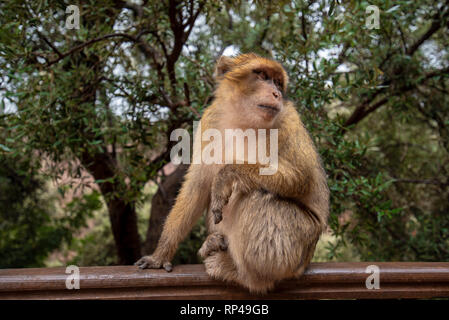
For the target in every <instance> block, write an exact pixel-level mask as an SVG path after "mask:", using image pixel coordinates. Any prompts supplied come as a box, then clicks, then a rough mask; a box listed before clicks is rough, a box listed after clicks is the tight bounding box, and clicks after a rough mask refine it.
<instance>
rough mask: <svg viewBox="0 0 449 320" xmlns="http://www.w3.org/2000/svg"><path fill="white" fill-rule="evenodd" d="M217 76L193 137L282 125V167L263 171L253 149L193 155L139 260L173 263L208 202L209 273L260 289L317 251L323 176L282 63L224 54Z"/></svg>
mask: <svg viewBox="0 0 449 320" xmlns="http://www.w3.org/2000/svg"><path fill="white" fill-rule="evenodd" d="M216 79H217V81H218V88H217V91H216V99H215V100H214V102H213V103H212V105H211V106H210V107H208V108H207V109H206V111H205V113H204V115H203V117H202V119H201V132H197V136H196V137H195V139H196V141H197V142H198V141H199V140H198V139H200V137H201V136H200V134H202V132H204V131H205V130H207V129H208V128H215V129H218V130H220V131H221V132H224V129H229V128H241V129H243V130H245V129H247V128H253V129H259V128H269V129H278V130H279V131H278V132H279V136H278V141H279V142H278V154H279V161H278V162H279V164H278V170H277V171H276V173H274V174H273V175H260V173H259V168H260V167H261V166H262V165H261V164H260V163H256V164H248V163H247V161H246V160H247V159H244V161H245V164H243V165H242V164H226V165H217V164H211V165H205V164H192V165H191V166H190V168H189V171H188V173H187V175H186V178H185V182H184V184H183V186H182V188H181V191H180V193H179V196H178V198H177V201H176V203H175V205H174V207H173V209H172V211H171V212H170V214H169V216H168V218H167V220H166V222H165V225H164V231H163V233H162V236H161V239H160V241H159V245H158V248H157V249H156V250H155V252H154V253H153V255H152V256H147V257H143V258H142V259H141V260H139V261H138V262H137V264H138V265H140V266H141V267H143V268H160V267H164V268H165V269H166V270H171V264H170V260H171V259H172V258H173V255H174V253H175V251H176V248H177V246H178V244H179V242H180V241H181V240H182V239H183V238H184V237H185V236H186V235H187V233H188V232H190V230H191V228H192V226H193V225H194V223H195V222H196V221H197V219H198V218H199V217H200V216H201V214H202V213H203V212H204V210H206V209H207V213H208V216H207V224H208V228H209V236H208V238H207V239H206V241H205V242H204V244H203V246H202V248H201V249H200V251H199V254H200V255H201V256H202V257H203V258H204V263H205V266H206V271H207V273H208V274H209V275H210V276H212V277H214V278H217V279H221V280H225V281H231V282H235V283H238V284H240V285H243V286H244V287H246V288H248V289H249V290H250V291H252V292H262V293H263V292H266V291H267V290H269V289H271V288H272V287H273V286H274V284H275V283H276V281H278V280H282V279H285V278H290V277H297V276H300V275H301V274H302V273H303V272H304V269H305V268H306V267H307V265H308V263H309V262H310V260H311V259H312V256H313V253H314V250H315V245H316V242H317V241H318V238H319V236H320V234H321V233H322V231H323V230H324V228H325V226H326V223H327V217H328V210H329V208H328V206H329V203H328V202H329V191H328V188H327V184H326V177H325V173H324V170H323V169H322V165H321V161H320V158H319V156H318V154H317V152H316V150H315V148H314V146H313V143H312V140H311V139H310V137H309V135H308V133H307V131H306V129H305V128H304V126H303V124H302V122H301V119H300V117H299V115H298V113H297V111H296V110H295V108H294V106H293V104H292V103H291V102H288V101H285V100H284V99H283V98H282V93H283V92H285V89H286V86H287V82H288V78H287V74H286V73H285V71H284V69H283V68H282V67H281V66H280V64H278V63H277V62H275V61H272V60H269V59H265V58H262V57H259V56H256V55H254V54H246V55H240V56H238V57H235V58H228V57H222V58H221V59H220V60H219V62H218V64H217V68H216ZM279 95H280V96H279ZM261 104H263V105H268V106H271V107H272V108H265V107H263V106H261ZM276 110H277V111H276ZM269 143H270V141H268V144H269ZM204 146H205V144H204V143H203V144H202V147H203V148H204Z"/></svg>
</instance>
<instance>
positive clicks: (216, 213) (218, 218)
mask: <svg viewBox="0 0 449 320" xmlns="http://www.w3.org/2000/svg"><path fill="white" fill-rule="evenodd" d="M212 213H213V214H214V222H215V224H218V223H220V221H221V220H223V213H222V212H221V210H218V209H214V210H212Z"/></svg>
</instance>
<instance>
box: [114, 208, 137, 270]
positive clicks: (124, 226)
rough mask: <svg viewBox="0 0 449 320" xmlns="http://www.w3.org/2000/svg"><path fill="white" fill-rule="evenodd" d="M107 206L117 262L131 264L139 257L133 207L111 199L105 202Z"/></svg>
mask: <svg viewBox="0 0 449 320" xmlns="http://www.w3.org/2000/svg"><path fill="white" fill-rule="evenodd" d="M107 206H108V209H109V219H110V221H111V227H112V233H113V235H114V240H115V247H116V249H117V255H118V258H119V261H118V262H119V264H133V263H134V262H136V261H137V260H138V259H139V258H140V256H141V252H140V237H139V233H138V231H137V215H136V211H135V209H134V205H133V204H132V203H125V202H124V201H123V200H121V199H112V200H110V201H108V202H107Z"/></svg>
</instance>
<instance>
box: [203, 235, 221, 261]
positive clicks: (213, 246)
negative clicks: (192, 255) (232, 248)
mask: <svg viewBox="0 0 449 320" xmlns="http://www.w3.org/2000/svg"><path fill="white" fill-rule="evenodd" d="M227 248H228V241H227V240H226V238H225V237H224V236H223V235H221V234H219V233H212V234H210V235H208V236H207V238H206V240H205V241H204V243H203V245H202V246H201V248H200V250H199V251H198V254H199V255H200V257H201V258H203V259H204V258H206V257H208V256H210V255H211V254H212V253H214V252H217V251H219V250H221V251H225V250H226V249H227Z"/></svg>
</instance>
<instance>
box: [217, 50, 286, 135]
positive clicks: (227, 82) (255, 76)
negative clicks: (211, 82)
mask: <svg viewBox="0 0 449 320" xmlns="http://www.w3.org/2000/svg"><path fill="white" fill-rule="evenodd" d="M216 77H217V79H218V80H219V81H220V82H219V86H218V89H217V98H218V99H219V100H221V101H227V103H225V105H228V107H231V108H232V109H233V110H232V111H231V112H233V113H235V114H236V115H238V118H239V119H240V122H242V123H244V124H245V126H248V127H253V128H270V127H272V126H273V124H274V122H275V121H276V119H277V118H278V117H279V115H280V114H281V113H282V111H283V108H284V99H283V92H284V91H285V88H286V86H287V81H288V78H287V74H286V72H285V70H284V69H283V68H282V66H281V65H280V64H279V63H277V62H276V61H273V60H269V59H266V58H262V57H259V56H257V55H255V54H245V55H240V56H237V57H235V58H229V57H222V58H221V59H220V60H219V62H218V64H217V68H216Z"/></svg>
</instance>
